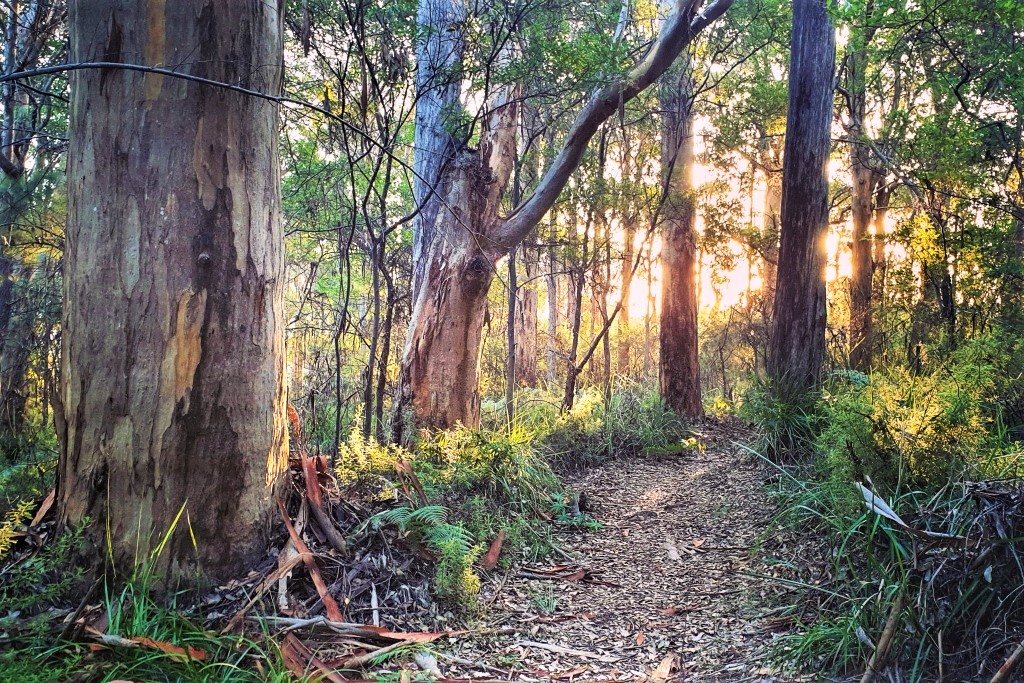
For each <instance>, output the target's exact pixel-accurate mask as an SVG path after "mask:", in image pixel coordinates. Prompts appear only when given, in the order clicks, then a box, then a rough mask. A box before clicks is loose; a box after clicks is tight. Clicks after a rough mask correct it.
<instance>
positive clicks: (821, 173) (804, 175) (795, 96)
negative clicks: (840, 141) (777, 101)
mask: <svg viewBox="0 0 1024 683" xmlns="http://www.w3.org/2000/svg"><path fill="white" fill-rule="evenodd" d="M834 68H835V34H834V31H833V29H832V26H831V24H830V23H829V18H828V12H827V10H826V8H825V2H824V0H793V37H792V52H791V55H790V69H789V110H788V112H787V115H786V143H785V152H784V157H783V169H782V235H781V241H780V245H779V268H778V282H777V285H776V291H775V308H774V315H773V318H774V321H773V325H772V337H771V346H770V349H769V355H768V375H769V377H771V379H772V380H773V382H774V383H775V385H776V387H777V388H778V389H779V390H780V391H784V392H786V393H790V392H792V393H793V394H803V393H806V392H808V391H811V390H814V389H816V388H817V387H818V386H819V383H820V380H821V368H822V363H823V362H824V358H825V315H826V310H825V260H826V259H825V236H826V234H827V231H828V178H827V174H828V157H829V142H830V131H831V123H832V104H833V101H832V74H833V70H834Z"/></svg>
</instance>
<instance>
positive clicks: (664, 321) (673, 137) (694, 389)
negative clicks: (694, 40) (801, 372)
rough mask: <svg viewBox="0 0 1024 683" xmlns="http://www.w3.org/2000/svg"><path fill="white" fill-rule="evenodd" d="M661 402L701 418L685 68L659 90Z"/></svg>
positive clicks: (690, 119)
mask: <svg viewBox="0 0 1024 683" xmlns="http://www.w3.org/2000/svg"><path fill="white" fill-rule="evenodd" d="M661 99H662V102H661V106H662V110H663V112H664V114H663V120H662V130H661V163H662V168H663V169H664V170H663V174H664V176H665V180H664V188H665V190H664V191H665V201H664V204H663V208H662V234H663V237H662V247H661V282H662V285H661V325H660V332H659V334H660V337H659V341H660V343H659V346H660V350H661V355H660V360H659V373H658V376H659V384H660V387H661V398H662V400H663V401H664V402H665V404H666V405H667V406H669V407H670V408H672V410H674V411H675V412H676V413H678V414H679V415H685V416H687V417H692V418H699V417H702V416H703V415H704V407H703V404H702V402H701V390H700V362H699V359H698V344H697V306H698V303H697V231H696V226H695V221H696V210H695V207H694V201H693V165H694V152H693V115H692V104H693V81H692V76H691V72H690V70H689V67H688V65H684V66H683V67H682V68H681V69H679V70H678V71H676V72H674V73H672V74H671V77H670V78H668V79H666V82H665V83H664V84H663V85H662V94H661Z"/></svg>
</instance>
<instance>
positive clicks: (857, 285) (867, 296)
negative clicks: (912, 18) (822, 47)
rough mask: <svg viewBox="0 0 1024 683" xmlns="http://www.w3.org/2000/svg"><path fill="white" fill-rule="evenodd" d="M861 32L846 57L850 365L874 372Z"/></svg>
mask: <svg viewBox="0 0 1024 683" xmlns="http://www.w3.org/2000/svg"><path fill="white" fill-rule="evenodd" d="M861 33H862V31H861V30H860V29H856V30H855V31H854V36H853V38H852V41H853V42H854V43H859V45H857V46H855V49H854V50H853V51H851V52H850V54H849V56H848V58H847V72H848V77H847V78H848V84H847V91H848V93H849V95H848V97H849V101H850V124H849V126H848V127H847V135H848V136H849V139H850V176H851V178H852V180H853V188H852V192H851V196H852V206H851V213H852V217H853V236H852V241H851V243H850V335H849V336H850V367H851V368H853V369H854V370H859V371H860V372H864V373H867V372H870V371H871V359H872V350H873V349H872V346H873V343H874V340H873V339H872V337H873V327H874V322H873V320H872V312H871V280H872V277H871V276H872V264H871V247H872V243H871V234H870V230H869V228H870V225H871V214H872V206H871V199H872V196H873V195H874V181H875V173H874V171H872V169H871V165H870V161H871V153H870V150H869V149H868V147H867V145H866V144H865V131H864V116H865V113H866V111H865V109H866V104H867V94H866V77H865V68H866V67H867V52H866V51H865V50H864V49H863V41H864V39H863V36H862V35H860V34H861Z"/></svg>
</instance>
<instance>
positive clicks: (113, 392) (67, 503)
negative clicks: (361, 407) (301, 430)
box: [58, 0, 287, 582]
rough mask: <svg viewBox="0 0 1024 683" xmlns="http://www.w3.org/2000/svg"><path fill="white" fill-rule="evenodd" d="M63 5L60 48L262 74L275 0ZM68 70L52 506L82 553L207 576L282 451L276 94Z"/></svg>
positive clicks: (251, 520) (267, 514)
mask: <svg viewBox="0 0 1024 683" xmlns="http://www.w3.org/2000/svg"><path fill="white" fill-rule="evenodd" d="M70 25H71V36H72V43H71V48H72V60H73V61H75V62H80V61H90V60H100V59H102V60H104V61H116V62H125V63H137V64H157V65H167V64H182V65H187V67H188V70H189V73H192V74H194V75H197V76H201V77H204V78H209V79H215V80H217V81H223V82H227V83H233V84H238V85H241V86H243V87H246V88H251V89H255V90H259V91H262V92H268V93H276V92H279V90H280V87H281V78H282V67H283V65H282V42H281V40H282V36H281V8H280V7H279V6H278V4H277V3H275V2H263V3H251V2H242V1H240V0H230V1H226V2H213V1H212V0H190V1H188V2H175V3H167V4H165V3H163V2H149V3H136V2H128V1H127V0H94V1H93V2H90V3H88V6H86V4H85V3H78V4H72V6H71V12H70ZM72 86H73V87H72V89H73V93H74V97H73V101H72V109H71V130H72V136H71V145H70V149H69V153H68V171H67V177H68V195H69V196H68V226H67V250H66V265H65V298H66V307H65V318H64V334H63V335H62V340H63V357H62V364H61V370H62V381H63V387H62V403H63V406H64V417H65V420H66V425H65V427H64V433H63V434H61V435H60V436H61V442H62V449H61V458H60V468H59V491H58V501H59V509H60V518H61V520H62V521H63V522H64V523H68V524H77V523H79V522H81V521H82V520H84V519H86V518H89V519H90V520H91V523H90V524H89V526H88V527H87V530H86V537H87V539H88V541H89V545H88V547H87V548H86V550H85V552H86V553H87V555H89V556H91V557H92V559H93V560H94V561H95V562H96V563H97V564H99V563H101V562H103V560H104V558H109V559H111V560H112V561H113V564H114V566H115V567H116V568H117V569H118V570H121V571H130V570H131V568H132V567H133V566H134V565H135V564H136V563H138V562H149V561H151V562H152V564H153V568H154V569H155V570H156V571H157V572H159V573H161V574H162V575H163V576H164V577H165V578H166V579H167V580H168V581H170V582H174V581H177V580H179V579H185V578H187V577H190V576H191V577H194V576H195V572H196V571H197V570H198V571H199V572H201V574H202V576H203V577H204V578H206V579H209V580H224V579H227V578H229V577H232V576H236V575H237V574H238V573H239V572H244V571H245V570H246V569H248V568H249V567H251V566H252V563H254V562H255V561H257V560H259V559H260V558H261V557H263V555H264V553H265V551H266V549H267V541H268V531H269V527H270V525H271V523H272V522H273V519H274V518H276V512H275V506H274V491H275V487H276V485H277V483H278V481H279V479H280V476H279V475H281V474H282V472H283V471H284V469H285V465H286V454H287V438H286V431H285V419H284V404H285V384H284V334H283V330H284V314H283V285H284V277H283V275H284V250H283V233H282V227H281V221H280V213H279V212H280V190H279V171H278V167H279V164H278V157H277V133H278V130H277V124H278V117H277V106H276V105H275V104H273V103H270V102H267V101H264V100H259V99H255V98H251V97H245V96H243V95H240V94H238V93H233V92H229V91H226V90H219V89H217V88H214V87H210V86H206V85H200V84H196V83H190V82H187V81H184V80H175V79H171V78H166V77H162V76H156V75H153V74H146V75H142V74H139V73H135V72H129V71H121V70H117V69H103V70H99V71H96V70H83V71H77V72H75V74H74V76H73V80H72ZM181 510H184V513H183V514H182V515H181V517H180V519H179V520H178V522H177V524H178V528H177V529H176V532H175V533H174V535H173V536H172V537H171V538H170V540H169V542H168V543H167V545H166V547H165V548H164V549H163V551H162V552H161V553H160V554H159V555H158V556H155V557H154V556H151V555H152V554H153V553H154V551H155V549H156V548H157V546H158V544H159V543H160V541H161V539H162V538H163V536H164V535H165V534H166V533H167V532H168V531H169V530H170V528H171V527H172V525H173V524H174V522H175V519H176V517H177V515H178V514H179V511H181ZM186 526H187V527H188V528H187V529H186V528H184V527H186ZM192 537H194V538H195V546H194V547H193V541H192ZM108 543H109V547H108Z"/></svg>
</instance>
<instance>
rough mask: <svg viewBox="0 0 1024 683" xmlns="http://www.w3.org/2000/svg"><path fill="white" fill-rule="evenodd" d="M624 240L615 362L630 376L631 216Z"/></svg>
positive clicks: (621, 371) (623, 373)
mask: <svg viewBox="0 0 1024 683" xmlns="http://www.w3.org/2000/svg"><path fill="white" fill-rule="evenodd" d="M622 240H623V246H622V310H621V311H620V312H619V347H618V358H617V359H616V361H615V364H616V366H617V370H618V373H619V374H621V375H625V376H628V375H629V370H630V357H631V356H632V351H633V348H632V336H631V332H630V310H629V299H630V297H631V296H632V292H633V258H634V252H633V242H634V241H635V240H636V223H634V222H633V220H632V217H631V216H630V217H627V220H626V223H625V225H624V226H623V231H622Z"/></svg>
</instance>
